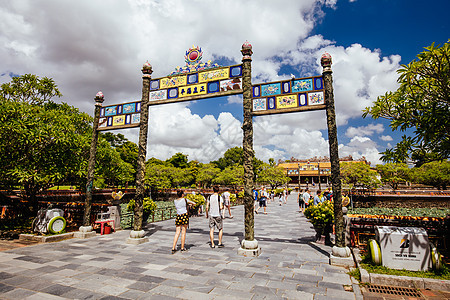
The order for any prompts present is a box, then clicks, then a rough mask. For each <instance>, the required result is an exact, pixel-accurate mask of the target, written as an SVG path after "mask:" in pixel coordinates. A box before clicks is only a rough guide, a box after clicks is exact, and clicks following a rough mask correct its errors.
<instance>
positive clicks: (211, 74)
mask: <svg viewBox="0 0 450 300" xmlns="http://www.w3.org/2000/svg"><path fill="white" fill-rule="evenodd" d="M229 77H230V68H221V69H215V70H212V71H206V72H200V73H198V82H208V81H215V80H221V79H227V78H229Z"/></svg>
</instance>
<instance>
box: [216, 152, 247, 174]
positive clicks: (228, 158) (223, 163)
mask: <svg viewBox="0 0 450 300" xmlns="http://www.w3.org/2000/svg"><path fill="white" fill-rule="evenodd" d="M212 163H213V164H215V165H216V166H217V167H218V168H220V169H221V170H225V168H226V167H229V166H233V165H243V163H244V150H243V149H242V147H233V148H230V149H228V150H227V151H225V153H224V154H223V157H221V158H219V159H218V160H217V161H213V162H212Z"/></svg>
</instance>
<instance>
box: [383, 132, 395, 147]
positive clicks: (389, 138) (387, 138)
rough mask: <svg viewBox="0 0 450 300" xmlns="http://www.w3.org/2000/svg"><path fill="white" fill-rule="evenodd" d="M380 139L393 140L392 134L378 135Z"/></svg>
mask: <svg viewBox="0 0 450 300" xmlns="http://www.w3.org/2000/svg"><path fill="white" fill-rule="evenodd" d="M380 139H381V140H382V141H385V142H390V141H393V140H394V139H393V138H392V136H390V135H382V136H380ZM389 147H390V146H389Z"/></svg>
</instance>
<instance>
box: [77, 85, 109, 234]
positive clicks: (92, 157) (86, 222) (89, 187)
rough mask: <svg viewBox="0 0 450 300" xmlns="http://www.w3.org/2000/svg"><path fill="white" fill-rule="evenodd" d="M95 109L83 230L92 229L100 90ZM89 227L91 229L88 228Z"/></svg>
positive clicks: (103, 98)
mask: <svg viewBox="0 0 450 300" xmlns="http://www.w3.org/2000/svg"><path fill="white" fill-rule="evenodd" d="M94 100H95V110H94V124H93V128H92V139H91V148H90V150H89V161H88V173H87V178H86V179H87V182H86V200H85V202H84V215H83V226H82V227H83V228H84V229H83V230H82V229H81V228H80V231H91V230H92V227H91V207H92V189H93V188H94V171H95V156H96V154H97V141H98V122H99V119H100V109H101V107H102V103H103V101H104V100H105V97H104V96H103V93H102V92H101V91H100V92H98V93H97V95H95V98H94ZM87 228H89V229H90V230H88V229H87Z"/></svg>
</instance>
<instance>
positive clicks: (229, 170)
mask: <svg viewBox="0 0 450 300" xmlns="http://www.w3.org/2000/svg"><path fill="white" fill-rule="evenodd" d="M213 183H216V184H221V185H226V186H232V187H234V189H236V188H237V187H238V186H240V185H243V184H244V167H243V166H240V165H232V166H229V167H226V168H225V170H223V171H221V172H220V173H219V175H218V176H217V177H216V178H214V179H213Z"/></svg>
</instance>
